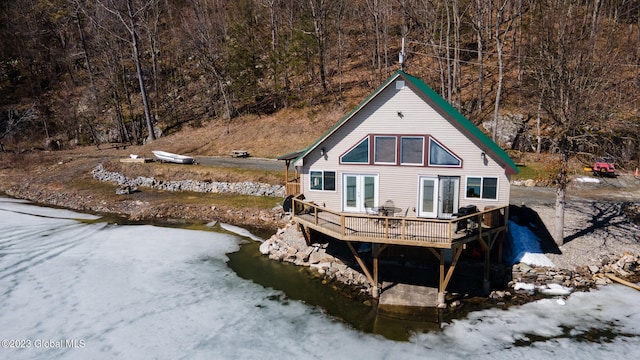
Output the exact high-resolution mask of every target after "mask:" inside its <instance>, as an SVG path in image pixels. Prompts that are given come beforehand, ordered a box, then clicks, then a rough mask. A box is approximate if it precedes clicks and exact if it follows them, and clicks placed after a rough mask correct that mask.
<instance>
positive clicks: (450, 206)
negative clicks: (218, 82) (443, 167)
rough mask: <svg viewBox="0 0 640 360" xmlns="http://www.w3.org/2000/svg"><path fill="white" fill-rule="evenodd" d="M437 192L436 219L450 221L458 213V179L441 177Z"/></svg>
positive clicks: (455, 177) (456, 177)
mask: <svg viewBox="0 0 640 360" xmlns="http://www.w3.org/2000/svg"><path fill="white" fill-rule="evenodd" d="M438 182H439V183H440V186H439V192H438V199H439V200H438V217H439V218H445V219H450V218H452V217H453V214H455V213H457V212H458V204H459V203H458V196H459V193H460V177H458V176H441V177H439V178H438Z"/></svg>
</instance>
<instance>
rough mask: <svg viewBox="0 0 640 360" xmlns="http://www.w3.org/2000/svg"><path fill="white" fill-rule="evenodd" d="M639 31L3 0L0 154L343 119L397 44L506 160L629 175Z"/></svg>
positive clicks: (348, 7)
mask: <svg viewBox="0 0 640 360" xmlns="http://www.w3.org/2000/svg"><path fill="white" fill-rule="evenodd" d="M639 25H640V3H639V2H638V1H630V0H582V1H578V0H567V1H562V0H493V1H490V0H389V1H384V0H353V1H347V0H303V1H298V0H235V1H224V0H172V1H169V0H21V1H10V2H3V3H2V4H1V5H0V142H2V143H3V144H4V146H5V147H7V148H9V147H12V148H16V149H18V148H20V147H23V146H26V145H25V144H31V145H33V144H35V143H39V144H42V145H41V146H44V142H43V141H42V139H45V140H48V143H50V144H51V143H52V141H55V143H56V144H57V143H60V145H61V146H63V147H69V146H74V145H86V144H97V143H104V142H132V143H138V144H139V143H142V142H144V141H147V140H153V139H154V138H155V137H157V136H162V135H166V134H169V133H172V132H175V131H177V130H179V129H180V128H181V127H183V126H185V125H189V126H193V127H198V126H203V125H206V124H210V123H212V122H215V123H222V124H227V125H231V124H233V122H234V121H236V119H238V118H240V117H242V116H245V115H248V114H254V115H255V114H257V115H266V114H277V113H278V112H280V111H282V110H284V109H287V110H288V111H289V114H290V112H291V111H292V110H296V111H298V110H299V115H300V116H309V114H310V113H313V114H314V116H322V113H323V112H325V111H328V110H327V109H335V107H336V106H338V107H340V108H344V109H345V111H348V110H349V109H350V108H352V107H353V106H355V105H356V104H357V103H358V102H359V101H360V100H362V99H363V97H364V96H366V94H368V93H369V92H370V91H371V90H372V89H374V88H375V87H376V86H378V85H379V84H380V83H381V82H382V81H383V80H384V79H385V78H386V77H388V76H389V75H390V74H391V73H392V72H394V71H396V70H397V69H399V67H400V65H399V64H398V53H399V52H400V51H401V42H402V38H405V39H406V60H405V61H406V71H407V72H409V73H410V74H412V75H415V76H418V77H420V78H422V79H424V80H425V81H426V82H427V83H428V84H429V85H430V86H431V87H432V88H433V89H435V90H436V91H438V92H439V93H440V94H441V95H442V96H443V97H444V98H446V99H447V100H449V101H450V102H451V103H452V104H454V106H456V107H457V108H458V109H459V110H460V111H461V112H462V113H463V114H464V115H465V116H467V117H468V118H469V119H471V120H472V121H474V122H475V123H476V124H480V123H484V124H485V125H487V124H488V126H485V128H486V129H487V131H488V133H489V134H490V135H491V136H493V137H494V138H495V139H496V140H497V141H498V142H499V143H500V144H501V145H502V146H503V147H505V148H508V149H509V148H511V149H516V150H521V151H550V152H555V153H559V154H562V155H563V156H567V157H571V156H575V155H576V154H579V153H586V154H589V155H613V156H615V157H617V158H618V159H620V160H621V161H622V162H623V163H624V162H627V163H630V162H632V161H633V162H635V161H637V159H638V157H639V154H640V147H638V138H639V136H640V129H638V125H639V124H640V119H639V117H638V111H637V110H638V106H639V105H640V104H639V100H640V99H639V98H638V92H639V88H640V78H639V66H640V33H639V31H638V27H639ZM496 120H497V121H496ZM283 121H286V120H283ZM495 123H497V124H498V126H493V124H495ZM503 128H504V129H507V128H508V129H509V132H510V133H511V135H510V136H508V137H502V136H501V129H503Z"/></svg>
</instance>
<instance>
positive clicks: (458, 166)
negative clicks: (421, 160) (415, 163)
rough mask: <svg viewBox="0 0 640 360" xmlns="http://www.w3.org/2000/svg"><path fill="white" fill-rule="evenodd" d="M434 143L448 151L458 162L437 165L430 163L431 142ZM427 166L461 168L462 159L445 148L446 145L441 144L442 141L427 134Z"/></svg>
mask: <svg viewBox="0 0 640 360" xmlns="http://www.w3.org/2000/svg"><path fill="white" fill-rule="evenodd" d="M432 141H433V142H434V143H436V144H437V145H438V146H440V147H441V148H442V149H443V150H444V151H446V152H447V153H449V155H451V156H453V157H454V158H456V159H457V160H458V162H459V164H458V165H439V164H432V163H431V142H432ZM427 166H429V167H441V168H462V159H461V158H460V157H459V156H458V155H456V154H455V153H454V152H453V151H451V150H449V148H447V147H446V146H444V145H442V143H441V142H440V141H438V140H436V139H435V138H434V137H432V136H429V151H428V153H427Z"/></svg>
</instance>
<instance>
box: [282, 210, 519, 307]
mask: <svg viewBox="0 0 640 360" xmlns="http://www.w3.org/2000/svg"><path fill="white" fill-rule="evenodd" d="M292 208H293V212H292V218H293V220H294V221H295V222H297V223H298V224H299V225H300V227H301V229H302V230H303V234H304V235H305V238H306V240H307V243H308V244H309V245H310V244H311V243H312V241H311V233H310V231H309V230H310V229H313V230H315V231H318V232H320V233H323V234H326V235H329V236H331V237H333V238H334V239H337V240H342V241H344V242H345V243H346V244H347V245H348V247H349V250H350V251H351V253H352V254H353V256H354V258H355V259H356V261H357V262H358V265H360V267H361V268H362V271H363V272H364V275H365V276H366V277H367V279H368V280H369V282H370V284H371V285H372V286H373V297H374V298H377V297H378V296H379V289H380V284H379V282H378V270H379V269H378V258H379V256H380V255H381V253H382V252H383V251H384V249H385V248H386V247H388V246H392V245H407V246H419V247H424V248H427V249H428V250H429V251H430V252H431V253H432V254H433V255H434V256H435V257H436V258H437V259H438V260H439V262H440V266H439V270H438V272H439V278H440V280H439V285H438V295H437V302H436V304H433V305H436V306H438V307H441V306H446V305H445V292H446V289H447V285H448V284H449V281H450V280H451V277H452V275H453V272H454V271H455V269H456V265H457V263H458V260H459V259H460V255H461V254H462V250H463V249H464V248H465V245H466V244H467V243H469V242H472V241H475V240H477V241H478V242H479V243H480V245H481V246H482V248H483V249H484V250H485V251H484V253H485V266H484V282H483V287H484V289H485V292H488V290H489V265H490V253H491V249H492V248H493V246H494V245H495V244H496V243H498V244H499V250H498V254H499V255H498V257H499V258H500V257H501V253H502V241H501V240H502V237H501V235H503V234H504V233H505V232H506V230H507V225H506V224H507V219H508V217H509V213H508V205H507V206H501V207H496V208H493V209H490V210H485V211H480V212H477V213H475V214H470V215H466V216H461V217H456V218H452V219H426V218H415V217H393V216H375V215H366V214H356V213H341V212H336V211H332V210H329V209H327V208H324V207H322V206H318V205H316V204H314V203H310V202H305V201H303V200H301V199H298V198H293V199H292ZM352 242H366V243H372V244H373V250H372V257H373V265H372V269H371V271H370V270H369V268H368V267H367V265H366V264H365V262H364V260H363V259H362V258H361V257H360V254H358V252H357V251H356V250H355V248H354V246H353V244H352ZM447 252H450V256H447V254H446V253H447ZM447 259H449V260H447ZM499 261H500V260H499ZM427 301H428V300H427Z"/></svg>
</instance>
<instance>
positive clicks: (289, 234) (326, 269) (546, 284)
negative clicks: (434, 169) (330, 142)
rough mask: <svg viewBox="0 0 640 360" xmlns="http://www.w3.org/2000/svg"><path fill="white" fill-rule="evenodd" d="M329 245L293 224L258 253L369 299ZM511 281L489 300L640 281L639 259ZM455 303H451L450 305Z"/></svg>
mask: <svg viewBox="0 0 640 360" xmlns="http://www.w3.org/2000/svg"><path fill="white" fill-rule="evenodd" d="M327 246H328V243H326V242H325V243H314V244H311V246H308V245H307V244H306V241H305V239H304V237H303V236H302V234H301V233H300V232H299V230H298V229H297V227H296V226H295V225H294V224H291V223H290V224H287V225H286V226H285V227H284V228H280V229H279V230H278V231H277V233H276V234H274V235H273V236H271V237H270V238H269V239H267V240H266V241H265V242H263V243H262V244H261V246H260V252H261V253H262V254H263V255H265V256H268V257H269V259H271V260H274V261H281V262H288V263H292V264H295V265H298V266H306V267H309V268H311V269H314V270H315V271H317V272H318V274H319V275H320V276H321V277H323V280H326V281H336V282H339V283H342V284H346V285H348V286H350V287H351V288H352V289H353V290H355V291H356V292H358V293H360V294H365V295H366V296H368V297H372V291H373V288H372V287H371V285H370V284H369V282H368V281H367V278H366V277H365V276H364V275H363V274H362V273H361V272H360V271H359V270H357V269H353V268H351V267H349V265H348V264H346V263H345V262H344V261H343V260H341V259H340V258H338V257H336V256H333V255H331V254H329V253H328V252H327V250H326V249H327ZM509 275H510V281H508V286H507V288H506V289H503V290H494V291H492V292H491V294H490V295H489V299H491V300H492V301H495V302H501V303H504V302H510V303H522V302H526V301H529V300H533V299H536V298H539V297H541V296H542V297H543V296H568V295H570V294H571V293H573V292H574V291H589V290H591V289H594V288H596V287H598V286H602V285H607V284H611V283H613V281H612V277H613V278H626V279H630V281H635V282H637V281H640V256H638V255H637V254H636V255H634V254H630V253H625V254H623V255H622V256H620V257H618V258H606V259H603V260H602V262H601V263H600V264H598V265H595V264H594V265H590V266H583V267H579V268H577V269H576V270H568V269H558V268H549V267H541V266H530V265H527V264H524V263H518V264H515V265H514V266H513V267H512V268H511V271H510V274H508V275H507V276H509ZM457 303H458V302H454V304H453V305H455V304H457Z"/></svg>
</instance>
